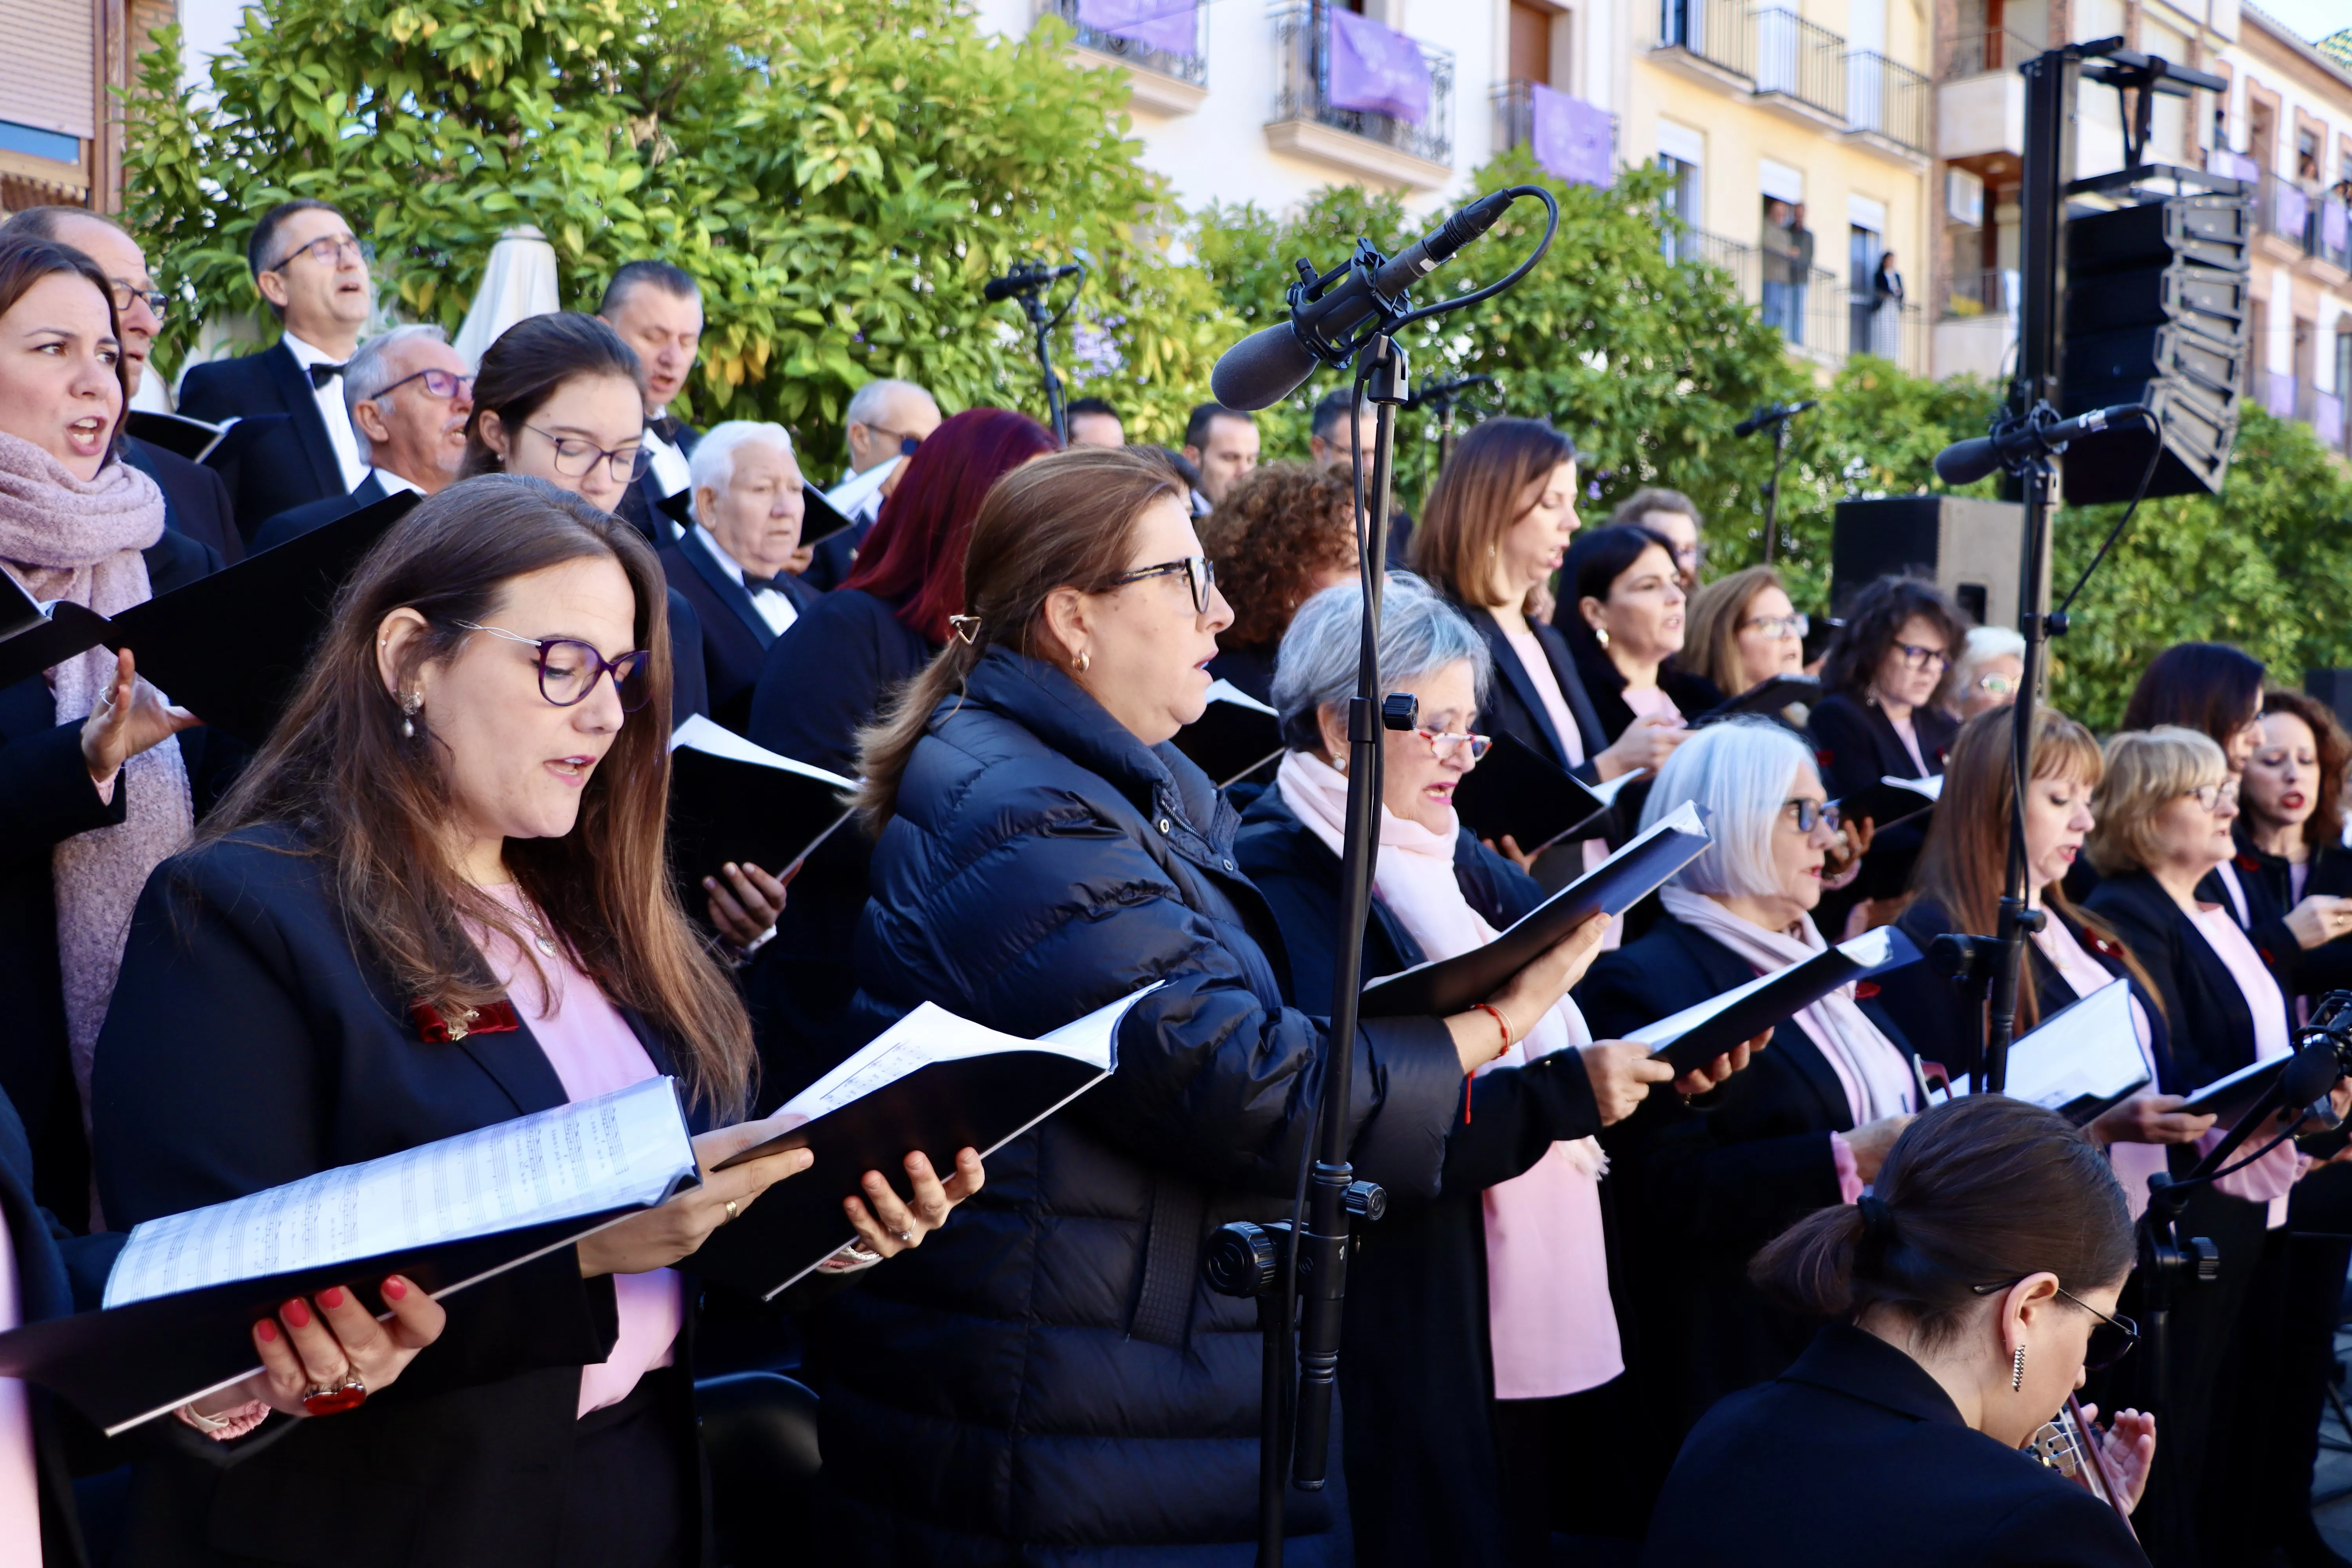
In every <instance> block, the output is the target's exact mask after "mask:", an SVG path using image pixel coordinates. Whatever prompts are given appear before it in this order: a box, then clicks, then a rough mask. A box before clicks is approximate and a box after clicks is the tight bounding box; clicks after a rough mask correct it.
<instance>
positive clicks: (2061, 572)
mask: <svg viewBox="0 0 2352 1568" xmlns="http://www.w3.org/2000/svg"><path fill="white" fill-rule="evenodd" d="M2122 510H2123V509H2122V508H2121V507H2120V506H2105V507H2086V508H2083V509H2081V510H2061V511H2060V512H2059V513H2058V514H2057V518H2056V520H2055V521H2054V523H2053V531H2054V533H2055V536H2056V550H2055V556H2054V559H2055V562H2056V569H2055V571H2054V573H2053V585H2052V590H2051V592H2052V595H2053V599H2063V597H2064V596H2065V595H2066V592H2067V590H2068V589H2069V588H2071V587H2072V586H2073V585H2074V580H2075V579H2076V578H2077V577H2079V576H2080V575H2081V574H2082V572H2083V569H2084V567H2085V566H2086V565H2088V564H2089V563H2090V561H2091V558H2092V556H2093V555H2094V554H2095V553H2096V552H2097V551H2098V548H2099V545H2100V542H2102V541H2103V540H2105V538H2106V536H2107V534H2108V532H2109V531H2111V530H2112V529H2113V528H2114V526H2115V523H2116V519H2117V518H2118V517H2119V516H2120V515H2121V513H2122ZM2347 582H2352V475H2347V473H2346V471H2345V469H2344V468H2343V467H2342V466H2341V464H2340V463H2338V462H2337V461H2336V459H2333V458H2330V457H2329V456H2328V455H2327V453H2326V450H2325V449H2324V448H2323V447H2321V446H2320V445H2319V443H2318V441H2317V440H2316V439H2315V437H2313V436H2312V433H2311V429H2310V426H2305V425H2297V424H2293V423H2290V422H2288V421H2286V420H2282V419H2274V418H2273V417H2272V416H2270V415H2268V414H2266V413H2264V412H2263V410H2262V409H2261V408H2260V407H2258V406H2255V405H2251V404H2250V405H2245V407H2244V412H2243V422H2242V424H2241V425H2240V426H2239V430H2238V442H2237V447H2236V449H2235V451H2234V453H2233V455H2232V458H2231V465H2230V475H2229V479H2228V481H2227V482H2226V483H2225V484H2224V485H2223V486H2222V487H2221V494H2220V495H2218V496H2194V497H2192V496H2175V497H2168V498H2167V499H2165V500H2153V501H2147V502H2145V503H2143V504H2142V505H2141V507H2140V510H2139V513H2138V515H2137V516H2136V517H2135V518H2133V520H2132V522H2131V527H2130V530H2129V531H2127V532H2126V533H2125V535H2124V536H2123V538H2122V540H2121V542H2118V543H2117V544H2116V547H2115V549H2114V551H2113V552H2110V554H2109V555H2108V557H2107V559H2106V560H2105V562H2104V563H2101V564H2100V566H2099V568H2098V570H2097V571H2096V572H2095V574H2093V575H2092V577H2091V580H2090V584H2089V585H2088V586H2087V587H2085V588H2084V590H2083V596H2082V598H2081V599H2080V600H2078V601H2077V602H2076V604H2075V606H2074V613H2073V622H2074V626H2073V629H2072V630H2071V631H2069V632H2068V633H2067V635H2066V636H2065V637H2063V638H2062V639H2061V640H2060V641H2059V642H2058V643H2057V644H2056V645H2055V653H2056V658H2055V661H2054V663H2053V672H2054V680H2053V686H2052V689H2051V693H2052V696H2053V698H2054V699H2055V700H2056V701H2057V702H2058V704H2059V705H2060V706H2061V707H2063V708H2064V709H2065V710H2067V711H2068V712H2070V713H2073V714H2074V716H2075V717H2077V718H2079V719H2081V720H2082V721H2084V723H2086V724H2089V725H2091V726H2093V727H2094V728H2095V729H2099V730H2108V729H2112V728H2114V727H2115V726H2116V724H2118V723H2120V722H2121V721H2122V720H2123V712H2124V704H2125V702H2126V700H2128V699H2129V698H2130V696H2131V689H2132V683H2133V682H2134V681H2136V680H2137V679H2138V678H2139V672H2140V670H2141V669H2142V668H2145V667H2146V666H2147V661H2148V659H2150V658H2153V657H2155V655H2156V654H2158V652H2160V651H2161V650H2162V649H2164V648H2166V647H2169V646H2170V645H2171V644H2173V643H2177V642H2190V641H2210V642H2231V643H2235V644H2237V645H2238V646H2239V647H2242V648H2244V649H2245V650H2246V651H2247V652H2248V653H2250V654H2252V655H2253V656H2254V657H2255V658H2259V659H2261V660H2262V661H2263V663H2265V664H2267V665H2269V666H2270V667H2271V679H2272V681H2273V683H2275V684H2278V685H2282V686H2291V687H2300V686H2301V685H2302V684H2303V674H2304V671H2305V669H2312V668H2329V667H2340V666H2345V665H2352V625H2347V624H2346V619H2345V597H2344V595H2343V592H2342V589H2341V586H2340V585H2341V584H2345V583H2347Z"/></svg>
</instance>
